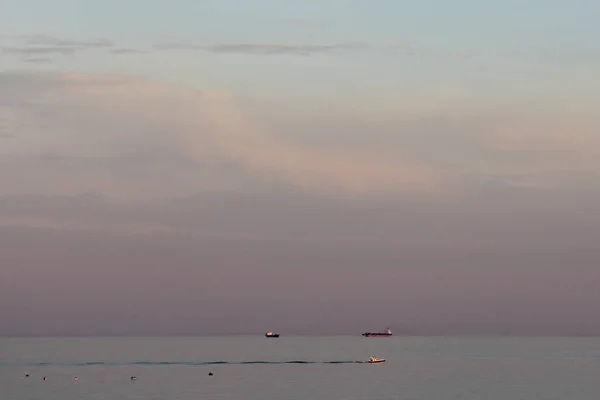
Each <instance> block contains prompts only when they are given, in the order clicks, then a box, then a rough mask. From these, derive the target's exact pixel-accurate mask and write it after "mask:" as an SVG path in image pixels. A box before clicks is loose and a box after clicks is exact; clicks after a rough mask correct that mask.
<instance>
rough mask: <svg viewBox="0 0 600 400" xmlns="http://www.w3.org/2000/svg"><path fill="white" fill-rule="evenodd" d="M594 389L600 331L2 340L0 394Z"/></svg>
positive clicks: (363, 397) (300, 395) (599, 381)
mask: <svg viewBox="0 0 600 400" xmlns="http://www.w3.org/2000/svg"><path fill="white" fill-rule="evenodd" d="M370 356H375V357H381V358H386V359H387V362H386V363H384V364H367V363H364V361H366V360H368V358H369V357H370ZM211 372H212V375H209V373H211ZM26 374H29V377H26ZM44 376H45V377H46V380H43V379H42V378H43V377H44ZM132 376H135V377H137V379H136V380H131V377H132ZM75 377H77V380H75ZM598 398H600V339H598V338H531V337H530V338H517V337H484V338H476V337H474V338H468V337H402V336H394V337H391V338H363V337H361V336H358V335H357V336H340V337H291V336H285V335H282V337H280V338H278V339H273V338H270V339H268V338H265V337H264V336H262V335H256V336H228V337H194V338H0V399H1V400H30V399H31V400H35V399H40V400H42V399H43V400H85V399H90V400H92V399H93V400H104V399H106V400H108V399H114V400H127V399H149V400H180V399H181V400H183V399H186V400H187V399H240V400H269V399H277V400H287V399H289V400H291V399H312V400H318V399H323V400H325V399H327V400H337V399H348V400H350V399H356V400H358V399H360V400H367V399H369V400H374V399H415V400H417V399H423V400H437V399H440V400H441V399H443V400H450V399H452V400H459V399H473V400H484V399H485V400H495V399H502V400H517V399H531V400H535V399H540V400H542V399H543V400H551V399H565V400H577V399H590V400H592V399H594V400H596V399H598Z"/></svg>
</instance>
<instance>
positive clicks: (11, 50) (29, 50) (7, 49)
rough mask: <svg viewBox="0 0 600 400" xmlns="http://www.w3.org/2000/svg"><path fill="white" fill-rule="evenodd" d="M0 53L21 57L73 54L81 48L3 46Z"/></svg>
mask: <svg viewBox="0 0 600 400" xmlns="http://www.w3.org/2000/svg"><path fill="white" fill-rule="evenodd" d="M0 49H2V51H3V52H4V53H7V54H23V55H34V54H63V55H67V54H73V53H76V52H77V51H79V50H81V49H82V48H77V47H61V46H48V47H13V46H4V47H1V48H0Z"/></svg>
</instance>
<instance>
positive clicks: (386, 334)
mask: <svg viewBox="0 0 600 400" xmlns="http://www.w3.org/2000/svg"><path fill="white" fill-rule="evenodd" d="M362 335H363V336H364V337H390V336H392V330H391V329H390V328H388V329H386V330H385V332H365V333H363V334H362Z"/></svg>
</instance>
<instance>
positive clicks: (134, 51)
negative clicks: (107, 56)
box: [109, 49, 147, 54]
mask: <svg viewBox="0 0 600 400" xmlns="http://www.w3.org/2000/svg"><path fill="white" fill-rule="evenodd" d="M109 52H110V53H112V54H146V53H147V52H146V51H144V50H138V49H112V50H109Z"/></svg>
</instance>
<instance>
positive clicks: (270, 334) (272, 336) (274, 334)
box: [265, 332, 279, 338]
mask: <svg viewBox="0 0 600 400" xmlns="http://www.w3.org/2000/svg"><path fill="white" fill-rule="evenodd" d="M265 337H270V338H277V337H279V333H273V332H267V333H265Z"/></svg>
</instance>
